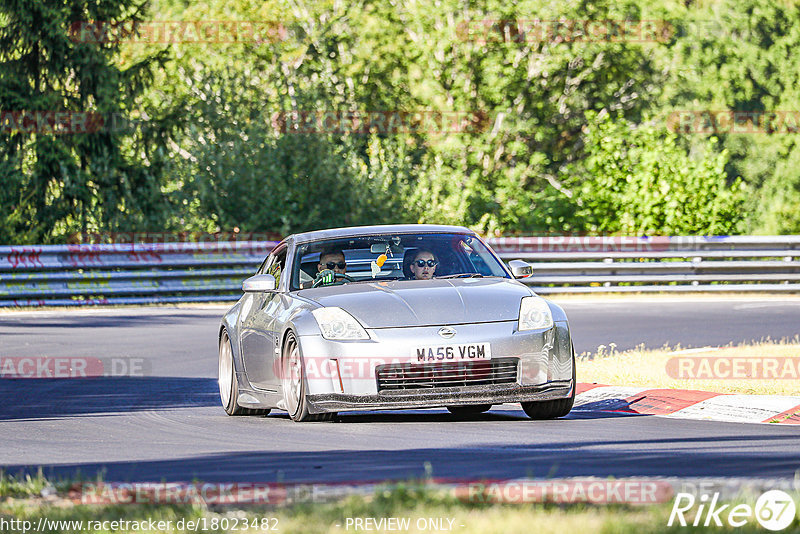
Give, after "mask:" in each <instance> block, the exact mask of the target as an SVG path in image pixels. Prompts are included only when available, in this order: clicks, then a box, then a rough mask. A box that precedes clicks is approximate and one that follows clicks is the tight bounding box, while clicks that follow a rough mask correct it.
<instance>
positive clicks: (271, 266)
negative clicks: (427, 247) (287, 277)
mask: <svg viewBox="0 0 800 534" xmlns="http://www.w3.org/2000/svg"><path fill="white" fill-rule="evenodd" d="M287 250H288V247H283V248H282V249H281V250H279V251H278V252H277V253H275V254H274V255H273V256H271V258H272V260H271V261H268V262H267V265H266V269H267V270H266V274H271V275H272V276H274V277H275V287H279V286H280V284H281V274H283V269H284V267H286V251H287Z"/></svg>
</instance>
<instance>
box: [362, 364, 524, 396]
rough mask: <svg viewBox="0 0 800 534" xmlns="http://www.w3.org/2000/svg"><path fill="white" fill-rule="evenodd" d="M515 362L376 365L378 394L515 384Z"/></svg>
mask: <svg viewBox="0 0 800 534" xmlns="http://www.w3.org/2000/svg"><path fill="white" fill-rule="evenodd" d="M517 362H519V358H497V359H494V360H486V361H481V362H458V363H425V364H414V363H400V364H391V365H379V366H378V367H377V368H376V370H375V374H376V377H377V379H378V392H379V393H382V392H385V391H396V390H406V389H433V388H452V387H463V386H491V385H494V384H513V383H515V382H516V381H517Z"/></svg>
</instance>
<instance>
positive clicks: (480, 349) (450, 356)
mask: <svg viewBox="0 0 800 534" xmlns="http://www.w3.org/2000/svg"><path fill="white" fill-rule="evenodd" d="M411 357H412V358H413V359H414V360H415V361H416V362H417V363H426V362H474V361H480V360H491V359H492V350H491V346H490V345H489V343H464V344H461V345H428V346H426V347H417V348H415V349H412V350H411Z"/></svg>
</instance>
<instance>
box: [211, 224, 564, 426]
mask: <svg viewBox="0 0 800 534" xmlns="http://www.w3.org/2000/svg"><path fill="white" fill-rule="evenodd" d="M509 265H510V269H509V268H507V267H506V266H505V265H504V264H503V262H502V261H501V260H500V259H499V258H498V257H497V255H496V254H495V253H494V252H493V251H492V250H491V249H490V248H489V247H488V246H487V245H486V244H485V243H484V242H483V241H482V240H481V239H480V238H479V237H478V236H477V235H475V233H474V232H472V231H471V230H468V229H466V228H461V227H454V226H435V225H397V226H370V227H358V228H341V229H336V230H321V231H316V232H308V233H303V234H297V235H292V236H289V237H287V238H286V239H284V240H283V241H281V242H280V243H279V244H278V245H277V246H276V247H275V248H274V250H273V251H272V253H271V254H270V255H269V256H268V257H267V258H266V259H265V260H264V262H263V263H262V264H261V266H260V267H259V269H258V272H257V273H256V274H255V276H252V277H251V278H248V279H247V280H245V281H244V283H243V284H242V286H243V290H244V295H243V296H242V298H241V299H240V300H239V301H238V302H237V303H236V304H235V305H234V306H233V307H232V308H231V309H230V311H228V312H227V313H226V314H225V316H224V317H223V318H222V324H221V325H220V330H219V390H220V396H221V398H222V405H223V407H224V408H225V411H226V412H227V413H228V414H230V415H244V414H265V413H268V412H269V411H270V410H271V409H273V408H277V409H280V410H286V411H288V412H289V416H290V417H291V418H292V419H293V420H295V421H311V420H326V419H333V418H334V417H335V415H336V414H337V413H338V412H340V411H351V410H375V409H405V408H433V407H446V408H447V409H448V410H450V411H451V412H452V413H454V414H462V415H463V414H474V413H480V412H485V411H487V410H489V409H490V408H491V407H492V405H495V404H502V403H517V402H518V403H521V404H522V409H523V410H524V411H525V413H526V414H528V415H529V416H530V417H532V418H534V419H551V418H555V417H562V416H564V415H566V414H568V413H569V411H570V410H571V409H572V404H573V401H574V399H575V355H574V350H573V347H572V340H571V338H570V331H569V324H568V322H567V316H566V315H565V314H564V310H562V309H561V308H560V307H558V306H557V305H555V304H553V303H552V302H549V301H546V300H544V299H543V298H541V297H539V296H537V295H536V294H535V293H534V292H533V291H532V290H530V289H529V288H528V287H527V286H525V285H524V284H522V283H521V282H519V281H517V280H515V278H523V277H526V276H529V275H530V274H531V267H530V266H529V265H528V264H526V263H525V262H521V261H512V262H510V264H509Z"/></svg>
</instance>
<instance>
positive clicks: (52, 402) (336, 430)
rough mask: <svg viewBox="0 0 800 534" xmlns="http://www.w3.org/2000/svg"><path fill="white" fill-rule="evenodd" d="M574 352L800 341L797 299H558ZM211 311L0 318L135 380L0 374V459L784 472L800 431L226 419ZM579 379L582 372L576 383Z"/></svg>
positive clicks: (274, 474) (300, 474)
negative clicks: (128, 366) (111, 361)
mask: <svg viewBox="0 0 800 534" xmlns="http://www.w3.org/2000/svg"><path fill="white" fill-rule="evenodd" d="M563 305H564V307H565V308H566V310H567V313H568V315H569V317H570V320H571V325H572V329H573V335H574V338H575V347H576V349H577V350H578V351H579V352H582V351H588V350H593V349H595V348H596V347H597V346H598V345H601V344H606V345H607V344H608V343H610V342H613V343H616V344H617V346H618V347H619V348H620V349H625V348H630V347H633V346H636V345H637V344H639V343H644V344H645V345H647V346H651V347H659V346H662V345H664V344H670V345H676V344H680V345H681V346H684V347H690V346H705V345H720V344H726V343H729V342H742V341H750V340H758V339H761V338H764V337H771V338H773V339H776V338H778V339H779V338H782V337H794V336H796V335H798V334H800V300H790V299H786V300H783V299H774V300H773V299H768V300H754V299H742V300H719V299H714V300H698V301H694V302H692V301H690V300H685V299H684V300H677V299H675V300H664V299H660V300H658V299H657V300H627V299H610V300H608V301H598V300H590V301H579V300H571V299H570V300H566V301H563ZM221 313H222V309H221V308H205V309H188V308H131V309H115V310H87V311H85V312H84V311H79V312H60V311H55V312H34V313H1V314H0V356H2V357H8V356H17V357H20V356H51V357H52V356H58V357H68V356H75V357H86V356H89V357H96V358H110V357H127V358H134V359H136V358H138V359H142V360H144V361H145V362H146V363H145V365H144V374H145V376H144V377H134V378H129V377H120V378H89V379H2V380H0V395H1V396H2V399H3V401H2V405H0V466H2V467H3V468H4V469H6V470H7V471H8V472H11V473H16V472H19V471H20V470H22V469H28V470H35V468H36V467H37V466H44V472H45V474H48V475H54V476H62V475H74V474H75V473H76V472H80V473H81V474H82V475H83V476H87V477H88V476H93V475H94V474H95V473H97V472H102V473H103V477H104V479H105V480H108V481H112V480H116V481H161V480H167V481H172V480H183V481H189V480H192V479H195V478H197V479H200V480H207V481H220V482H233V481H254V482H273V481H284V482H333V481H377V480H385V479H405V478H409V477H417V476H421V475H423V474H425V473H426V464H429V467H428V469H429V470H430V471H432V473H433V476H434V477H442V478H457V479H465V478H484V477H486V478H512V477H525V476H529V477H567V476H609V475H611V476H615V477H623V476H678V477H700V476H703V477H705V476H708V477H759V478H772V477H777V478H794V477H795V473H797V472H799V471H800V429H798V428H797V427H792V426H776V425H766V424H760V425H755V424H737V423H719V422H707V421H688V420H677V419H669V418H663V417H654V416H630V415H620V416H617V415H613V414H602V413H596V412H591V411H578V410H576V411H573V413H572V414H570V416H569V417H568V418H566V419H563V420H557V421H531V420H529V419H527V417H525V415H524V414H523V413H522V411H521V410H520V409H519V408H518V407H516V408H515V407H514V406H513V405H505V406H498V407H496V408H495V409H494V410H492V411H491V412H490V413H488V414H485V415H481V416H476V417H473V418H471V419H467V420H464V419H461V420H456V419H454V418H453V417H452V416H450V415H449V414H448V413H447V412H445V411H444V410H427V411H415V412H371V413H366V414H346V415H344V416H343V417H342V422H340V423H310V424H297V423H292V422H291V421H290V420H289V419H288V418H287V416H286V415H285V414H283V413H281V412H275V413H273V414H271V415H270V416H268V417H228V416H226V415H225V413H224V412H223V410H222V408H221V407H220V405H219V397H218V392H217V385H216V365H217V352H216V333H217V325H218V322H219V317H220V315H221ZM579 372H580V370H579ZM581 379H582V380H584V381H588V380H589V377H580V374H579V380H581Z"/></svg>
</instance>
